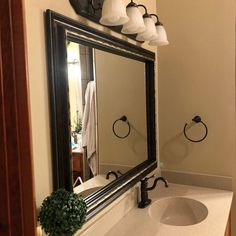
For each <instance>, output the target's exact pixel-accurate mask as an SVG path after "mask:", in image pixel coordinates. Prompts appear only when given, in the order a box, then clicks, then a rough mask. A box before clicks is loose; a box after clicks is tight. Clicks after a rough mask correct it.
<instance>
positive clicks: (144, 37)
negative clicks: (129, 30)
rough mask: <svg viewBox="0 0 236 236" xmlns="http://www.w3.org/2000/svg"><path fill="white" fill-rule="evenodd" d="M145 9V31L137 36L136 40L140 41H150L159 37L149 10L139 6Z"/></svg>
mask: <svg viewBox="0 0 236 236" xmlns="http://www.w3.org/2000/svg"><path fill="white" fill-rule="evenodd" d="M139 6H141V7H143V8H144V9H145V14H144V15H143V21H144V25H145V31H144V32H141V33H139V34H138V35H137V37H136V39H137V40H138V41H149V40H151V39H152V38H156V37H157V32H156V27H155V23H154V21H153V19H152V17H151V15H150V14H148V12H147V8H146V7H145V6H144V5H139Z"/></svg>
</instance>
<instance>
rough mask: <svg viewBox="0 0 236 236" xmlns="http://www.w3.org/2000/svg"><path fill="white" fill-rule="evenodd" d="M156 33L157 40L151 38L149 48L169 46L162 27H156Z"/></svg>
mask: <svg viewBox="0 0 236 236" xmlns="http://www.w3.org/2000/svg"><path fill="white" fill-rule="evenodd" d="M156 31H157V35H158V37H157V38H152V39H151V40H150V42H149V45H151V46H165V45H168V44H169V41H168V39H167V34H166V30H165V28H164V26H163V25H157V26H156Z"/></svg>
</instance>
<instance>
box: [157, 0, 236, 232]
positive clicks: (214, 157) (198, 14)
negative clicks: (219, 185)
mask: <svg viewBox="0 0 236 236" xmlns="http://www.w3.org/2000/svg"><path fill="white" fill-rule="evenodd" d="M157 9H158V10H157V12H158V14H159V15H160V17H161V19H162V20H163V23H165V26H166V29H167V32H168V36H169V41H170V46H168V47H165V48H164V47H163V48H160V50H159V51H158V55H159V67H158V68H159V115H160V119H159V124H160V148H161V151H160V152H161V162H162V166H163V168H165V169H171V170H178V171H187V172H199V173H206V174H214V175H224V176H232V177H233V179H234V182H233V183H234V186H235V176H234V173H236V163H235V154H236V153H235V1H233V0H225V1H222V0H207V1H205V0H200V1H189V0H180V1H171V4H170V3H169V2H167V1H165V0H158V1H157ZM196 114H199V115H201V116H202V118H203V120H204V121H205V122H206V124H207V125H208V128H209V135H208V137H207V139H206V141H204V142H202V143H197V144H193V143H190V142H188V141H186V139H185V138H183V135H182V130H183V126H184V124H185V122H190V120H191V118H192V117H193V116H194V115H196ZM202 131H203V130H201V129H200V127H194V128H193V129H191V130H189V134H190V133H191V135H192V137H194V138H196V137H200V136H201V132H202ZM234 188H235V187H234ZM235 210H236V209H234V212H233V213H234V214H233V215H235V213H236V211H235ZM233 235H235V234H233Z"/></svg>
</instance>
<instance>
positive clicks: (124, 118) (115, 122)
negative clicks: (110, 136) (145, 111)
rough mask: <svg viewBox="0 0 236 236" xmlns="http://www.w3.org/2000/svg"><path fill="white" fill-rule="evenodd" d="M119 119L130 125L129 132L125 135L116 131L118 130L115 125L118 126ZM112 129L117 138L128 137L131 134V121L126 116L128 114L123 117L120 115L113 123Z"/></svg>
mask: <svg viewBox="0 0 236 236" xmlns="http://www.w3.org/2000/svg"><path fill="white" fill-rule="evenodd" d="M119 121H122V122H125V123H126V124H127V126H128V132H127V134H126V135H124V136H120V135H118V134H117V132H116V130H115V126H116V124H117V122H119ZM112 131H113V133H114V135H115V136H116V137H117V138H120V139H125V138H127V137H128V136H129V134H130V131H131V128H130V124H129V121H128V119H127V117H126V116H122V117H120V118H119V119H117V120H115V121H114V123H113V125H112Z"/></svg>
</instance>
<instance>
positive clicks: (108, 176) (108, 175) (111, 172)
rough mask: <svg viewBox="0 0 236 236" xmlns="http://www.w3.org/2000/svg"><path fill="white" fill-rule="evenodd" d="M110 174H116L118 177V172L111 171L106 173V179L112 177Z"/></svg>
mask: <svg viewBox="0 0 236 236" xmlns="http://www.w3.org/2000/svg"><path fill="white" fill-rule="evenodd" d="M110 175H114V176H115V178H116V179H118V174H117V173H116V172H115V171H111V170H110V171H109V172H108V173H107V175H106V179H109V178H110Z"/></svg>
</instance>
